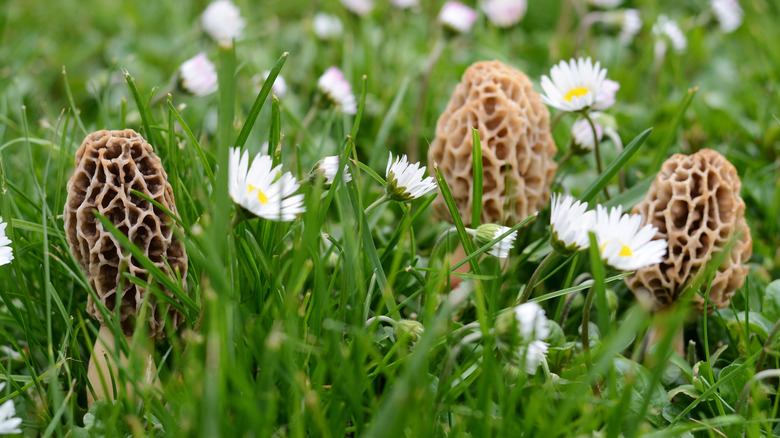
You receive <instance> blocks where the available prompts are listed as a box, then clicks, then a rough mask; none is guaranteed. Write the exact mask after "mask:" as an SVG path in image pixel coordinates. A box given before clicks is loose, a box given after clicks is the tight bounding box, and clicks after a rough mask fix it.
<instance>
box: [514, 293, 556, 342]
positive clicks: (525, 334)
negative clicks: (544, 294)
mask: <svg viewBox="0 0 780 438" xmlns="http://www.w3.org/2000/svg"><path fill="white" fill-rule="evenodd" d="M513 310H514V312H515V320H517V330H518V331H519V334H520V338H521V339H522V340H523V342H531V341H543V340H545V339H547V336H550V328H549V327H548V326H547V317H546V316H545V315H544V309H542V306H540V305H539V304H537V303H533V302H531V303H523V304H521V305H519V306H516V307H515V308H514V309H513Z"/></svg>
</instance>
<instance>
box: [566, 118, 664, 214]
mask: <svg viewBox="0 0 780 438" xmlns="http://www.w3.org/2000/svg"><path fill="white" fill-rule="evenodd" d="M652 131H653V128H647V129H645V130H644V131H642V132H641V133H640V134H639V135H637V136H636V137H635V138H634V139H633V140H631V143H629V144H628V146H626V148H625V149H623V152H621V153H620V155H618V156H617V158H615V160H614V161H613V162H611V163H610V164H609V166H607V168H606V169H604V172H602V173H601V175H599V177H598V178H596V180H595V181H593V183H592V184H591V185H590V186H589V187H588V188H587V189H586V190H585V192H584V193H583V194H582V195H581V196H580V200H581V201H585V202H588V201H590V200H591V199H593V197H594V196H596V194H598V192H600V191H601V189H603V188H604V186H606V185H607V183H609V180H611V179H612V177H614V176H615V175H617V173H618V172H619V171H620V169H622V168H623V167H624V166H625V165H626V164H628V160H630V159H631V157H633V156H634V154H636V153H637V152H639V149H640V148H641V147H642V145H643V144H645V140H647V137H648V136H649V135H650V133H651V132H652Z"/></svg>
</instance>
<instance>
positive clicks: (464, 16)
mask: <svg viewBox="0 0 780 438" xmlns="http://www.w3.org/2000/svg"><path fill="white" fill-rule="evenodd" d="M475 21H477V11H475V10H474V9H471V8H470V7H468V6H466V5H464V4H463V3H460V2H456V1H448V2H447V3H444V6H442V8H441V12H439V22H440V23H441V24H443V25H444V27H446V28H448V29H450V30H451V31H453V32H455V33H467V32H468V31H470V30H471V27H472V26H473V25H474V22H475Z"/></svg>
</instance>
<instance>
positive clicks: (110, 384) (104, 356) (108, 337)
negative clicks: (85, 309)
mask: <svg viewBox="0 0 780 438" xmlns="http://www.w3.org/2000/svg"><path fill="white" fill-rule="evenodd" d="M125 340H126V341H127V343H128V345H129V344H131V343H132V338H131V337H129V336H125ZM116 350H117V348H116V339H115V337H114V333H113V331H112V330H111V329H110V328H109V327H107V326H101V327H100V331H99V332H98V336H97V339H95V346H94V347H93V349H92V357H91V358H90V359H89V367H88V369H87V378H88V379H89V383H90V384H91V385H92V389H93V390H94V396H93V394H92V392H91V391H87V405H88V406H92V404H93V403H95V402H96V401H98V400H102V399H104V398H108V399H109V400H115V399H116V398H117V395H118V394H119V392H120V391H121V389H120V388H118V387H117V381H119V380H120V379H119V367H120V366H121V367H122V368H123V369H125V370H127V369H128V368H129V367H130V360H128V358H127V356H125V355H124V353H120V357H119V364H117V363H116V361H115V360H114V355H115V353H116ZM133 353H135V356H137V357H138V358H141V359H142V360H143V379H141V381H140V382H138V385H137V386H136V387H137V388H140V389H143V388H144V387H147V386H148V385H149V384H153V385H155V386H157V387H158V388H159V386H160V381H159V380H158V379H156V377H157V366H156V365H155V364H154V358H153V356H152V354H151V353H149V352H148V351H147V350H146V349H145V348H140V349H137V350H135V351H134V352H133ZM124 380H127V383H126V384H125V391H126V393H127V394H128V396H130V397H132V396H133V394H134V388H133V386H134V385H133V382H131V381H130V380H129V379H124ZM152 382H154V383H152Z"/></svg>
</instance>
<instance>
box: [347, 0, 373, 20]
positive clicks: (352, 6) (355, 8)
mask: <svg viewBox="0 0 780 438" xmlns="http://www.w3.org/2000/svg"><path fill="white" fill-rule="evenodd" d="M341 4H342V5H344V7H345V8H347V9H349V10H350V12H352V13H354V14H356V15H360V16H361V17H363V16H366V15H368V14H369V13H370V12H371V10H372V9H374V0H341Z"/></svg>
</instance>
